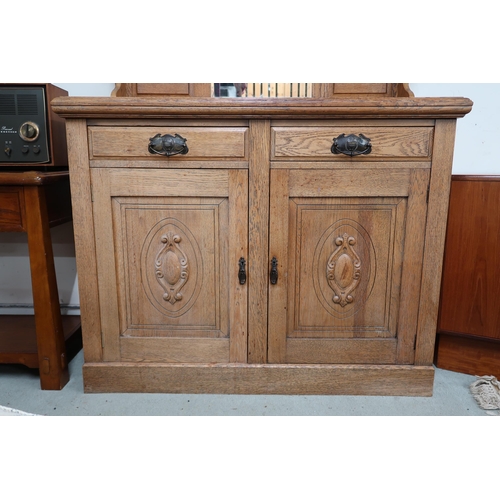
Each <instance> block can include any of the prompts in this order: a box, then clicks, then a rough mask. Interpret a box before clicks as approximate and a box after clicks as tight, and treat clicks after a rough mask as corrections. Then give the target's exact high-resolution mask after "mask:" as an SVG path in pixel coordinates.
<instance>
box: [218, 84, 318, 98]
mask: <svg viewBox="0 0 500 500" xmlns="http://www.w3.org/2000/svg"><path fill="white" fill-rule="evenodd" d="M212 96H213V97H259V98H260V97H262V98H265V97H312V83H213V84H212Z"/></svg>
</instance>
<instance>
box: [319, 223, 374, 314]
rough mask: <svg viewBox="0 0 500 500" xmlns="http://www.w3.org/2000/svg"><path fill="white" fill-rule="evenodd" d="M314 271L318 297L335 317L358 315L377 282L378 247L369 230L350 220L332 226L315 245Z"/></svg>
mask: <svg viewBox="0 0 500 500" xmlns="http://www.w3.org/2000/svg"><path fill="white" fill-rule="evenodd" d="M312 272H313V283H314V290H315V293H316V297H317V298H318V300H319V302H320V303H321V304H322V306H323V307H324V308H325V309H326V310H327V311H328V312H329V313H330V314H331V315H332V316H334V317H336V318H340V319H341V318H347V317H349V316H352V315H353V314H356V312H357V311H359V309H361V308H362V307H363V305H364V304H365V303H366V301H367V300H368V297H369V296H370V294H371V291H372V289H373V284H374V281H375V274H376V256H375V248H374V246H373V243H372V240H371V238H370V235H369V234H368V232H367V231H366V230H365V229H364V228H363V226H361V224H359V223H358V222H356V221H354V220H351V219H342V220H339V221H337V222H336V223H335V224H333V225H331V226H330V227H329V228H328V229H327V230H326V231H325V232H324V233H323V235H322V236H321V238H320V240H319V241H318V244H317V245H316V249H315V252H314V257H313V271H312Z"/></svg>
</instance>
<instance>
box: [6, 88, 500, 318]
mask: <svg viewBox="0 0 500 500" xmlns="http://www.w3.org/2000/svg"><path fill="white" fill-rule="evenodd" d="M55 85H57V86H58V87H61V88H63V89H65V90H67V91H68V92H69V95H72V96H109V95H110V94H111V92H112V90H113V88H114V84H113V83H56V84H55ZM410 88H411V89H412V90H413V92H414V93H415V96H416V97H468V98H470V99H471V100H472V101H474V106H473V109H472V111H471V113H469V114H468V115H466V116H465V117H464V118H460V119H459V120H458V125H457V136H456V141H455V157H454V164H453V173H454V174H476V175H500V161H499V160H498V159H497V158H496V153H495V151H496V147H495V146H496V144H497V142H498V139H497V134H498V129H499V126H498V123H499V119H498V117H499V116H500V84H477V83H474V84H461V83H453V84H447V83H440V84H432V83H411V84H410ZM51 234H52V241H53V246H54V256H55V266H56V273H57V281H58V287H59V296H60V301H61V303H62V304H65V305H68V304H69V305H70V307H69V308H63V313H66V314H78V305H79V296H78V280H77V273H76V265H75V253H74V243H73V231H72V225H71V223H67V224H63V225H61V226H58V227H55V228H53V229H52V230H51ZM31 304H32V298H31V279H30V272H29V259H28V247H27V243H26V235H25V234H20V233H19V234H18V233H0V314H24V313H26V314H32V313H33V310H32V309H30V308H29V306H30V305H31ZM18 305H23V306H24V307H18ZM6 306H11V307H6ZM12 306H14V307H12ZM26 306H28V307H26Z"/></svg>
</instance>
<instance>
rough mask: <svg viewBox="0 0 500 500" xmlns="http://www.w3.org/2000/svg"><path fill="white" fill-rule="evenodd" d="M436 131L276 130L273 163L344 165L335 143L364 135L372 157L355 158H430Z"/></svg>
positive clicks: (355, 158)
mask: <svg viewBox="0 0 500 500" xmlns="http://www.w3.org/2000/svg"><path fill="white" fill-rule="evenodd" d="M432 132H433V127H363V126H362V125H360V126H358V127H353V126H346V127H273V129H272V140H273V144H272V159H273V160H281V159H283V160H285V159H286V160H290V159H293V158H301V159H304V158H307V159H316V160H323V159H325V160H329V161H345V160H346V159H347V158H351V157H350V156H347V155H345V154H333V153H332V152H331V147H332V144H333V140H334V139H335V138H337V137H338V136H339V135H341V134H345V135H346V136H347V135H349V134H355V135H357V136H359V134H363V135H364V136H365V137H368V138H369V139H370V143H371V145H372V148H371V152H370V153H369V154H366V155H364V154H362V155H358V156H354V157H352V158H353V160H356V161H360V160H361V161H366V160H368V161H369V160H370V159H376V160H380V159H389V160H393V159H399V158H401V159H403V158H419V159H421V158H430V156H431V148H432Z"/></svg>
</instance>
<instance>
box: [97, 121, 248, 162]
mask: <svg viewBox="0 0 500 500" xmlns="http://www.w3.org/2000/svg"><path fill="white" fill-rule="evenodd" d="M157 134H160V135H162V136H163V135H166V134H170V135H175V134H179V135H180V136H182V137H183V138H184V139H186V140H187V143H186V144H187V146H188V149H189V151H188V153H187V154H184V155H183V154H177V155H175V156H173V157H172V158H175V160H182V159H186V160H192V159H204V158H218V159H246V154H247V153H246V152H247V147H246V143H247V128H246V127H89V148H90V158H91V159H94V158H141V159H144V158H147V159H158V160H165V158H168V157H166V156H161V155H156V154H152V153H150V152H149V151H148V145H149V140H150V139H151V138H152V137H154V136H155V135H157Z"/></svg>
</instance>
